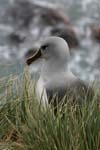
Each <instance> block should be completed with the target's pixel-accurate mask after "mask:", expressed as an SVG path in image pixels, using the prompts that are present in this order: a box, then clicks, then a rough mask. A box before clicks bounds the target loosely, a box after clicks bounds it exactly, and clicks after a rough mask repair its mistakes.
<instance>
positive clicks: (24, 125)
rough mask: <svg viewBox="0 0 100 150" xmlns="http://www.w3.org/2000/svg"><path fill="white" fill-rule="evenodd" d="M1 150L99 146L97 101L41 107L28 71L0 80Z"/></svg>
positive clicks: (66, 149)
mask: <svg viewBox="0 0 100 150" xmlns="http://www.w3.org/2000/svg"><path fill="white" fill-rule="evenodd" d="M0 82H1V83H0V150H3V149H9V150H17V149H18V150H73V149H74V150H99V149H100V104H99V102H98V98H97V96H96V95H95V96H94V99H93V100H92V101H91V102H90V103H88V104H87V103H84V104H83V105H81V106H79V105H77V104H76V105H74V104H73V105H72V104H71V105H70V104H69V103H66V105H65V108H64V115H63V114H62V113H60V108H59V110H58V112H57V116H55V115H54V113H53V110H52V109H51V108H49V107H48V108H47V109H46V110H44V111H43V109H41V106H40V105H39V104H38V103H37V99H36V97H35V94H34V82H33V80H32V79H31V77H30V76H29V75H26V74H24V75H23V77H21V78H20V79H17V78H16V77H10V78H9V79H4V80H0Z"/></svg>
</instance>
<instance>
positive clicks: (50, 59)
mask: <svg viewBox="0 0 100 150" xmlns="http://www.w3.org/2000/svg"><path fill="white" fill-rule="evenodd" d="M40 51H41V56H42V58H43V59H44V63H43V66H42V68H41V75H40V78H39V80H38V82H37V85H36V94H37V97H38V99H39V100H40V99H41V100H42V103H43V105H44V106H45V105H46V104H47V105H48V104H49V103H51V99H52V98H53V96H54V95H55V94H56V99H57V102H60V101H61V100H62V99H63V98H64V96H65V95H66V97H67V98H69V97H68V96H70V97H72V98H73V100H74V101H78V102H82V101H83V100H84V99H85V97H86V96H90V97H91V94H92V90H91V88H90V87H89V86H88V84H87V83H85V82H83V81H81V80H80V79H78V78H77V77H76V76H75V75H74V74H73V73H72V72H71V70H70V69H69V65H68V63H69V59H70V53H69V48H68V45H67V43H66V42H65V40H63V39H62V38H60V37H49V38H48V39H46V40H44V42H43V43H42V45H41V48H40ZM37 56H38V55H37ZM37 56H36V58H37ZM34 58H35V56H33V57H31V58H30V59H31V62H32V60H33V61H34ZM28 61H29V60H28ZM90 93H91V94H90ZM67 98H66V99H67ZM69 99H70V98H69ZM54 104H56V103H55V102H54Z"/></svg>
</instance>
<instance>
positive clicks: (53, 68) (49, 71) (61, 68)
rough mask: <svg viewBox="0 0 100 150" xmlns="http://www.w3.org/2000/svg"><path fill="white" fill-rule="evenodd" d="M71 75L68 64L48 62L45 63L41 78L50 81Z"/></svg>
mask: <svg viewBox="0 0 100 150" xmlns="http://www.w3.org/2000/svg"><path fill="white" fill-rule="evenodd" d="M66 73H67V74H69V73H70V69H69V68H68V66H67V64H65V65H64V64H63V63H58V62H57V63H53V62H49V63H48V62H47V63H44V65H43V68H42V70H41V76H42V78H43V79H44V80H48V79H51V78H53V77H54V78H55V77H56V76H61V75H62V74H66Z"/></svg>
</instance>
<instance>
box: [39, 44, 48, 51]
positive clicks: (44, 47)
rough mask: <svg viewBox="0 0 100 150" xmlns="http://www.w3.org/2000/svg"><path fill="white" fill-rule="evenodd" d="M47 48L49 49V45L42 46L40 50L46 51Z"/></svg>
mask: <svg viewBox="0 0 100 150" xmlns="http://www.w3.org/2000/svg"><path fill="white" fill-rule="evenodd" d="M48 47H49V45H43V46H41V49H42V50H47V48H48Z"/></svg>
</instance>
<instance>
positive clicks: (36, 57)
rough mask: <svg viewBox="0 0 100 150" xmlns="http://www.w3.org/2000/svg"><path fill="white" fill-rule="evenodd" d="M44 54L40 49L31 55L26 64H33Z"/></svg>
mask: <svg viewBox="0 0 100 150" xmlns="http://www.w3.org/2000/svg"><path fill="white" fill-rule="evenodd" d="M41 56H42V54H41V50H40V49H39V50H38V51H37V52H36V53H35V54H34V55H33V56H31V57H29V58H28V59H27V60H26V64H27V65H28V66H29V65H31V64H32V62H34V61H36V60H37V59H39V58H40V57H41Z"/></svg>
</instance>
